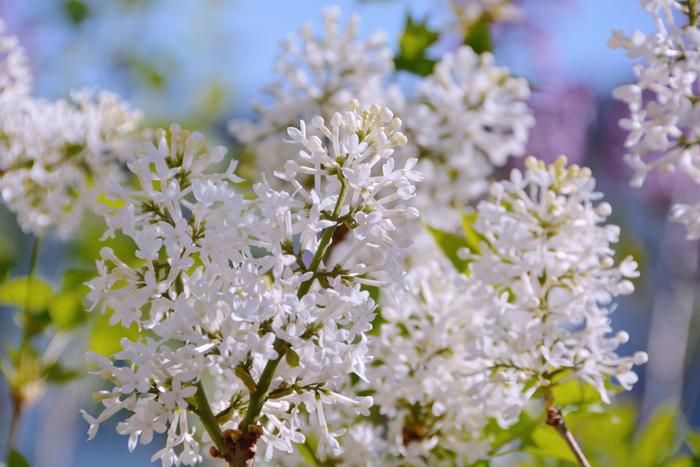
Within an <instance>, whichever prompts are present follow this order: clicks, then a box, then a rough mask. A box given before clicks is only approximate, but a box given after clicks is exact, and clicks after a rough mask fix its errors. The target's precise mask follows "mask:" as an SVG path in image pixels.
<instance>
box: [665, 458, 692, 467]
mask: <svg viewBox="0 0 700 467" xmlns="http://www.w3.org/2000/svg"><path fill="white" fill-rule="evenodd" d="M664 465H665V466H666V467H697V465H698V464H696V463H695V462H693V459H691V458H690V457H679V458H677V459H673V460H672V461H670V462H668V463H667V464H664Z"/></svg>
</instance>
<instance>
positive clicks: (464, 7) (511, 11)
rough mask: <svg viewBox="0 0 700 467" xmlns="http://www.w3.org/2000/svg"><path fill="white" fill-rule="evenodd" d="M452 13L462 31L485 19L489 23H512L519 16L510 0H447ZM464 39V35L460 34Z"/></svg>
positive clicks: (515, 6)
mask: <svg viewBox="0 0 700 467" xmlns="http://www.w3.org/2000/svg"><path fill="white" fill-rule="evenodd" d="M449 1H450V6H451V9H452V12H453V13H454V15H455V16H456V17H457V20H458V21H459V23H460V25H461V26H462V28H463V29H464V30H468V28H469V27H470V26H472V25H473V24H474V23H475V22H477V21H479V20H480V19H482V18H486V19H487V20H488V21H489V22H496V21H513V20H516V19H518V18H520V16H521V14H522V13H521V11H520V8H519V7H518V5H516V4H515V2H513V1H512V0H449ZM462 37H464V33H462Z"/></svg>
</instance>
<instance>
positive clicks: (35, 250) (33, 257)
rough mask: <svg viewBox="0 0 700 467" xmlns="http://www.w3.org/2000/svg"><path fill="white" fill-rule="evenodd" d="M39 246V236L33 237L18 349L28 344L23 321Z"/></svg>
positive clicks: (27, 308) (25, 317) (26, 312)
mask: <svg viewBox="0 0 700 467" xmlns="http://www.w3.org/2000/svg"><path fill="white" fill-rule="evenodd" d="M40 248H41V238H40V237H35V238H34V242H33V244H32V252H31V256H30V259H29V271H28V272H27V293H26V295H25V296H24V306H23V307H22V320H23V322H22V323H23V324H22V339H21V342H20V351H22V350H25V349H26V347H27V346H28V345H29V332H28V329H27V325H26V323H25V322H24V321H26V320H27V319H28V317H27V315H28V314H29V298H30V294H31V288H32V281H33V279H34V273H35V272H36V265H37V259H38V257H39V249H40Z"/></svg>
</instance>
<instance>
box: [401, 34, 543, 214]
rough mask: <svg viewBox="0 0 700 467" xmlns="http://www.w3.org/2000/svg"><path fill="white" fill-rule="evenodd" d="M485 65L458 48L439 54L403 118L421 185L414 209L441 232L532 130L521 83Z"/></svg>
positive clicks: (487, 58)
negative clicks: (417, 157)
mask: <svg viewBox="0 0 700 467" xmlns="http://www.w3.org/2000/svg"><path fill="white" fill-rule="evenodd" d="M493 60H494V58H493V55H491V54H490V53H484V54H482V55H478V54H476V53H475V52H474V51H473V50H472V49H471V48H469V47H466V46H465V47H460V48H459V49H458V50H457V51H456V52H455V53H447V54H445V56H444V57H443V58H442V60H441V61H440V62H439V63H438V64H436V65H435V70H434V72H433V74H432V75H430V76H428V77H427V78H426V79H424V80H423V81H422V82H421V83H420V84H419V85H418V102H417V103H416V104H415V105H413V106H412V107H411V108H410V109H408V111H407V114H406V118H405V119H406V125H407V127H408V128H409V130H410V131H411V135H412V136H413V138H414V139H415V144H416V145H417V146H418V147H419V151H418V153H419V155H420V165H419V170H420V171H421V172H422V173H423V174H424V175H425V179H426V181H425V183H423V184H422V185H421V187H420V189H419V192H418V194H419V197H418V207H419V208H420V209H421V211H425V212H426V213H428V214H427V216H428V217H427V220H428V221H429V222H430V223H432V224H435V225H438V226H441V227H444V228H450V227H453V226H454V224H455V223H456V224H457V225H459V216H455V215H450V210H449V208H453V209H452V210H451V211H453V212H458V211H455V210H454V208H462V207H464V206H466V204H467V203H468V202H469V201H472V200H474V199H476V198H478V197H479V196H480V195H482V194H484V193H485V192H486V190H487V188H488V177H489V176H490V175H491V174H492V172H493V168H494V167H498V166H502V165H503V164H505V163H506V161H507V160H508V158H509V157H513V156H515V157H517V156H522V155H523V154H524V152H525V145H526V143H527V138H528V134H529V131H530V129H531V127H532V126H533V125H534V118H533V116H532V112H531V111H530V109H529V108H528V106H527V104H526V103H525V101H526V99H527V98H528V97H529V96H530V88H529V86H528V84H527V81H526V80H524V79H522V78H514V77H512V76H510V74H509V72H508V70H507V69H506V68H502V67H497V66H495V65H494V63H493ZM428 206H431V207H432V208H433V209H430V210H428V209H426V208H427V207H428ZM435 208H437V209H435ZM441 208H442V209H441Z"/></svg>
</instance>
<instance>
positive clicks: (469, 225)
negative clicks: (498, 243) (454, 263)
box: [462, 212, 487, 255]
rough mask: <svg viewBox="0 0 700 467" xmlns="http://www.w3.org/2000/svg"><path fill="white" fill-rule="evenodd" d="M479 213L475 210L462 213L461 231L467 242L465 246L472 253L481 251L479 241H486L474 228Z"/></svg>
mask: <svg viewBox="0 0 700 467" xmlns="http://www.w3.org/2000/svg"><path fill="white" fill-rule="evenodd" d="M478 217H479V215H478V214H477V213H476V212H469V213H464V214H463V215H462V231H463V232H464V240H465V241H466V242H467V248H469V251H471V252H472V253H474V254H476V255H478V254H479V253H481V243H482V242H486V241H487V240H486V237H484V236H483V235H481V234H480V233H479V232H477V231H476V229H475V228H474V223H475V222H476V219H477V218H478Z"/></svg>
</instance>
